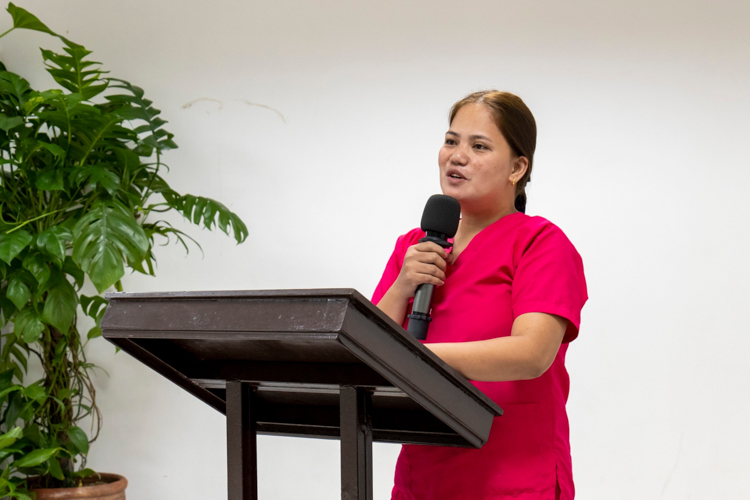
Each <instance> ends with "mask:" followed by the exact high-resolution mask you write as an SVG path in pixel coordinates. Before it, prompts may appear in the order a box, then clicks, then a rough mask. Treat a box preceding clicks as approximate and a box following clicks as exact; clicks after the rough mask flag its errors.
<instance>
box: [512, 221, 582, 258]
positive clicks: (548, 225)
mask: <svg viewBox="0 0 750 500" xmlns="http://www.w3.org/2000/svg"><path fill="white" fill-rule="evenodd" d="M518 215H520V217H518V218H517V222H516V240H517V241H518V242H519V243H520V244H521V246H522V247H524V248H528V246H529V245H531V244H533V243H552V244H555V245H563V246H569V247H571V248H573V249H574V247H573V244H572V243H571V241H570V239H569V238H568V237H567V235H566V234H565V233H564V232H563V230H562V229H560V227H559V226H557V225H556V224H555V223H553V222H551V221H550V220H548V219H546V218H544V217H541V216H539V215H526V214H521V213H520V212H519V214H518Z"/></svg>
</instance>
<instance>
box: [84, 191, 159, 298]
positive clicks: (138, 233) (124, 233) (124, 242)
mask: <svg viewBox="0 0 750 500" xmlns="http://www.w3.org/2000/svg"><path fill="white" fill-rule="evenodd" d="M148 247H149V243H148V238H147V237H146V233H144V232H143V229H142V228H141V226H139V225H138V223H137V222H136V220H135V218H134V217H133V215H132V214H131V213H130V212H128V210H127V209H126V208H125V207H124V206H123V205H122V204H120V203H118V202H115V201H109V202H104V201H100V202H98V203H96V204H94V206H93V207H92V208H91V210H89V211H88V212H87V213H86V215H84V216H83V217H82V218H81V220H79V221H78V223H77V224H76V226H75V228H74V230H73V261H75V263H76V264H78V265H79V266H80V267H81V269H82V270H83V271H84V272H85V273H86V274H88V275H89V278H91V281H92V282H93V283H94V286H96V289H97V290H98V291H99V293H101V292H103V291H104V290H106V289H107V288H109V287H110V286H112V285H113V284H115V283H116V282H117V281H118V280H119V279H120V278H122V277H123V275H124V274H125V266H124V262H125V261H126V260H128V261H132V262H139V261H141V260H143V258H144V256H145V255H146V252H147V251H148Z"/></svg>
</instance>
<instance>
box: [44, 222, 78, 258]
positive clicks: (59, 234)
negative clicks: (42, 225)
mask: <svg viewBox="0 0 750 500" xmlns="http://www.w3.org/2000/svg"><path fill="white" fill-rule="evenodd" d="M66 241H68V242H72V241H73V233H71V232H70V230H69V229H68V228H66V227H63V226H53V227H51V228H49V229H47V230H45V231H42V232H41V233H40V234H39V236H37V237H36V246H37V248H39V249H40V250H46V251H47V252H48V253H50V254H52V255H54V256H55V257H57V258H58V259H60V262H62V261H64V260H65V242H66Z"/></svg>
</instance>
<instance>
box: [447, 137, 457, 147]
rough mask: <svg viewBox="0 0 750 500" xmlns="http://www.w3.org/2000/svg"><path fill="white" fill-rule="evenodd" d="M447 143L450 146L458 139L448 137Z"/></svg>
mask: <svg viewBox="0 0 750 500" xmlns="http://www.w3.org/2000/svg"><path fill="white" fill-rule="evenodd" d="M445 143H446V144H448V145H449V146H454V145H455V144H456V141H455V140H454V139H446V140H445Z"/></svg>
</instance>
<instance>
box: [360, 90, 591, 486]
mask: <svg viewBox="0 0 750 500" xmlns="http://www.w3.org/2000/svg"><path fill="white" fill-rule="evenodd" d="M535 146H536V123H535V121H534V117H533V115H532V114H531V111H529V109H528V108H527V107H526V105H525V104H524V103H523V101H522V100H521V99H520V98H518V97H517V96H515V95H513V94H509V93H506V92H498V91H494V90H493V91H484V92H476V93H473V94H470V95H468V96H467V97H465V98H464V99H462V100H461V101H459V102H457V103H456V104H455V105H454V106H453V108H452V109H451V113H450V128H449V130H448V132H446V134H445V143H444V144H443V146H442V148H441V149H440V153H439V155H438V163H439V166H440V187H441V188H442V191H443V193H444V194H446V195H449V196H452V197H454V198H456V199H457V200H458V201H459V202H460V204H461V222H460V224H459V227H458V232H457V233H456V237H455V238H454V240H453V247H452V249H451V250H450V252H446V251H445V250H443V249H442V248H441V247H439V246H438V245H436V244H434V243H431V242H426V243H419V239H420V238H421V237H422V236H424V234H423V233H422V231H421V230H419V229H414V230H412V231H410V232H408V233H406V234H405V235H403V236H401V237H400V238H399V239H398V242H397V243H396V249H395V250H394V252H393V255H392V256H391V259H390V260H389V262H388V265H387V267H386V269H385V272H384V274H383V278H382V279H381V281H380V283H379V284H378V287H377V289H376V291H375V294H374V297H373V302H374V303H376V304H377V305H378V307H379V308H380V309H381V310H383V311H384V312H385V313H386V314H388V316H390V317H391V318H393V319H394V320H395V321H396V322H397V323H401V324H404V325H405V324H406V321H405V318H406V315H407V314H408V313H409V308H410V306H411V304H410V299H411V298H412V297H413V296H414V292H415V290H416V287H417V286H418V285H420V284H422V283H432V284H434V285H437V287H436V289H435V293H434V295H433V301H432V313H431V315H432V318H433V320H432V322H431V323H430V329H429V332H428V335H427V339H426V340H425V345H426V346H427V347H428V348H429V349H431V350H432V351H433V352H434V353H435V354H437V355H438V356H439V357H440V358H442V359H443V360H444V361H446V362H447V363H448V364H449V365H450V366H452V367H453V368H454V369H456V370H457V371H458V372H459V373H461V374H462V375H464V376H465V377H466V378H468V379H469V380H471V381H473V383H474V384H475V385H476V386H477V387H478V388H479V389H480V390H482V391H483V392H484V393H485V394H487V395H488V396H489V397H491V398H492V399H493V400H494V401H495V402H497V403H498V404H499V405H500V406H501V407H502V408H503V410H504V411H505V413H504V415H503V416H502V417H497V418H496V419H495V421H494V423H493V425H492V429H491V431H490V437H489V440H488V442H487V444H485V445H484V446H483V447H482V448H481V449H478V450H477V449H465V448H449V447H435V446H415V445H406V446H404V447H403V448H402V451H401V455H400V456H399V460H398V464H397V466H396V478H395V486H394V488H393V494H392V495H393V496H392V498H394V499H398V500H421V499H429V500H437V499H446V500H447V499H450V500H456V499H472V500H480V499H511V498H512V499H513V500H552V499H563V500H572V499H573V497H574V488H573V480H572V472H571V459H570V445H569V441H568V419H567V415H566V413H565V402H566V401H567V397H568V381H569V379H568V374H567V371H566V370H565V353H566V351H567V347H568V343H569V342H570V341H572V340H573V339H575V338H576V336H577V335H578V327H579V324H580V311H581V308H582V307H583V304H584V303H585V302H586V299H587V295H586V283H585V279H584V275H583V265H582V263H581V258H580V256H579V255H578V253H577V252H576V250H575V248H574V247H573V245H572V244H571V243H570V241H569V240H568V239H567V238H566V236H565V235H564V234H563V232H562V231H561V230H560V229H558V228H557V227H556V226H555V225H553V224H552V223H550V222H549V221H547V220H545V219H543V218H541V217H529V216H527V215H525V213H524V211H525V207H526V194H525V190H524V188H525V185H526V183H527V182H528V180H529V176H530V174H531V167H532V165H533V159H534V149H535Z"/></svg>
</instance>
